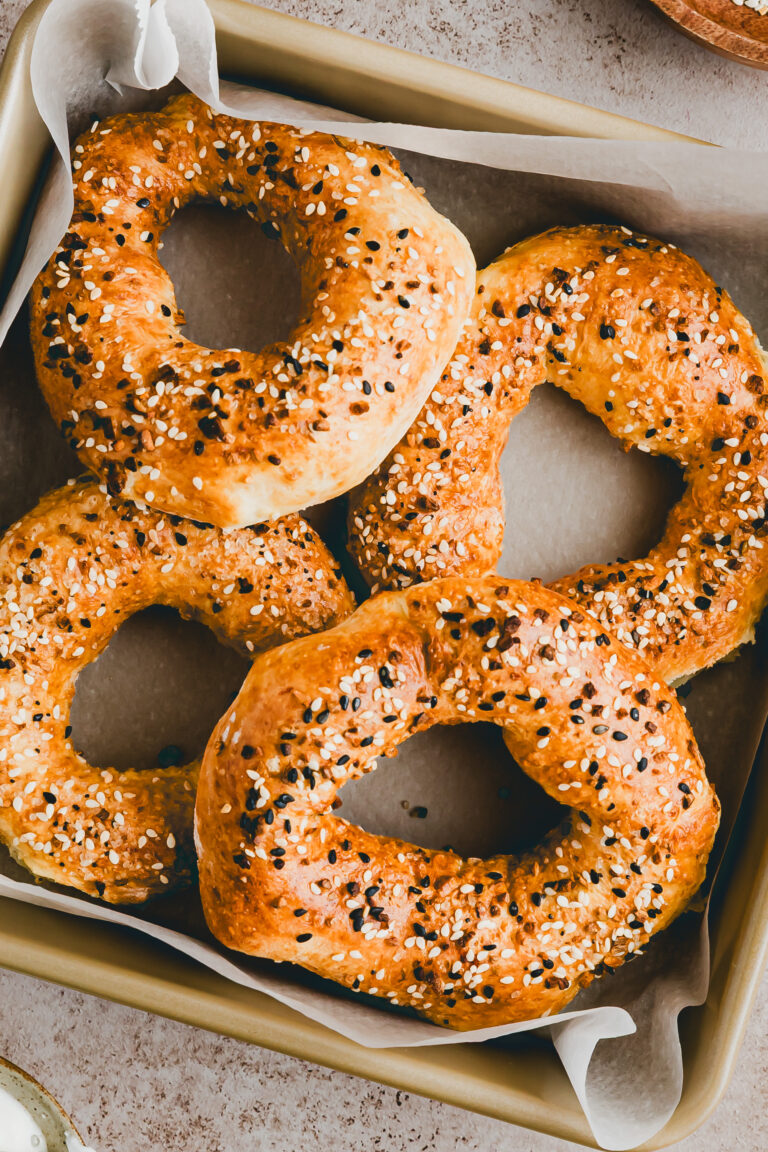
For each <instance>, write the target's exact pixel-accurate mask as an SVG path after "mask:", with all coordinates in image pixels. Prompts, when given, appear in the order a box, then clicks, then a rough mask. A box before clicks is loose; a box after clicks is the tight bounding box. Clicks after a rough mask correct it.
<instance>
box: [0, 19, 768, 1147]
mask: <svg viewBox="0 0 768 1152" xmlns="http://www.w3.org/2000/svg"><path fill="white" fill-rule="evenodd" d="M208 2H209V6H210V9H211V11H212V14H213V18H214V21H215V24H216V30H217V43H218V52H219V62H220V66H221V70H222V72H223V73H224V74H225V75H227V76H230V77H233V78H237V79H239V80H243V81H245V82H250V83H255V84H258V85H260V86H264V87H271V88H274V89H277V90H280V91H284V92H288V93H290V94H291V95H295V96H300V97H304V98H307V99H311V100H316V101H319V102H321V103H323V104H329V105H333V106H335V107H340V108H344V109H346V110H348V111H350V112H353V113H356V114H358V115H361V116H368V117H371V118H374V119H384V120H394V121H398V120H399V121H406V122H407V121H412V122H418V123H420V124H427V125H432V126H436V127H452V128H464V129H479V130H495V131H505V132H521V133H541V134H557V135H569V136H583V137H592V138H619V139H634V140H667V141H670V140H672V141H674V140H676V139H677V140H681V139H685V138H684V137H680V136H676V135H675V134H674V133H670V132H665V131H663V130H661V129H658V128H653V127H651V126H648V125H644V124H641V123H637V122H635V121H631V120H627V119H624V118H622V117H618V116H614V115H612V114H610V113H607V112H601V111H598V110H596V109H592V108H588V107H584V106H583V105H580V104H575V103H573V102H570V101H565V100H561V99H558V98H556V97H553V96H547V95H545V94H542V93H539V92H534V91H531V90H530V89H525V88H521V87H519V86H517V85H514V84H510V83H507V82H506V81H502V80H496V79H492V78H490V77H487V76H482V75H479V74H478V73H475V72H471V71H468V70H464V69H461V68H457V67H453V66H451V65H447V64H441V63H439V62H437V61H434V60H429V59H424V58H422V57H420V56H415V55H412V54H410V53H406V52H402V51H399V50H397V49H394V48H389V47H387V46H385V45H381V44H376V43H373V42H369V41H365V40H361V39H359V38H357V37H354V36H350V35H348V34H346V33H341V32H336V31H334V30H332V29H328V28H324V27H318V26H316V25H313V24H309V23H306V22H304V21H301V20H297V19H294V18H293V17H289V16H284V15H281V14H278V13H275V12H271V11H268V10H265V9H262V8H257V7H254V6H252V5H250V4H247V3H244V2H242V0H208ZM48 3H50V0H33V3H32V4H31V5H30V7H29V8H28V9H27V11H26V12H25V14H24V15H23V17H22V19H21V21H20V22H19V24H18V26H17V28H16V31H15V32H14V34H13V36H12V38H11V41H10V44H9V46H8V51H7V53H6V57H5V60H4V62H3V66H2V70H1V71H0V167H1V168H2V171H3V172H4V182H3V194H2V199H0V268H2V269H3V272H4V278H3V283H4V284H5V285H6V286H7V284H8V283H9V281H10V276H11V275H12V273H13V271H14V270H15V266H16V263H17V261H18V258H19V255H20V253H21V251H22V249H23V244H24V242H25V239H26V234H27V230H28V225H29V220H30V216H31V206H32V205H33V203H34V198H35V192H36V190H37V189H38V188H39V184H40V179H41V172H42V170H43V168H44V164H45V159H46V155H47V153H48V149H49V146H50V141H49V138H48V135H47V131H46V129H45V127H44V125H43V123H42V121H41V120H40V118H39V116H38V113H37V110H36V107H35V104H34V100H33V97H32V91H31V85H30V81H29V63H30V55H31V49H32V42H33V38H34V35H35V30H36V28H37V24H38V22H39V20H40V17H41V15H42V13H43V12H44V11H45V9H46V7H47V5H48ZM759 760H760V763H759V764H758V766H757V767H758V769H762V770H756V771H755V772H753V774H752V779H751V782H750V784H749V787H748V792H747V795H746V798H745V801H744V803H743V804H742V808H741V814H740V816H739V820H738V823H737V825H736V828H735V831H734V834H733V835H732V837H731V842H730V846H729V849H728V852H727V854H726V857H725V860H724V863H723V866H722V868H721V871H720V875H719V878H718V882H717V885H716V889H715V893H714V897H713V906H712V912H711V933H712V980H711V985H710V988H709V993H708V996H707V1000H706V1003H705V1004H704V1005H703V1006H702V1007H701V1008H697V1009H691V1010H688V1011H686V1012H684V1013H683V1015H682V1017H681V1019H680V1026H681V1040H682V1046H683V1054H684V1064H685V1080H684V1087H683V1095H682V1099H681V1102H680V1105H679V1107H678V1109H677V1111H676V1112H675V1114H674V1116H673V1117H672V1118H671V1120H670V1121H669V1123H668V1124H667V1125H666V1127H665V1128H664V1129H663V1131H662V1132H660V1133H659V1134H658V1135H657V1136H656V1137H654V1139H653V1140H651V1141H649V1142H648V1143H646V1144H644V1145H643V1146H642V1147H643V1148H644V1149H651V1148H661V1147H665V1146H667V1145H669V1144H671V1143H673V1142H675V1141H677V1140H680V1139H682V1138H683V1137H685V1136H686V1135H688V1134H689V1133H691V1132H692V1131H693V1130H694V1129H695V1128H697V1127H698V1126H699V1125H700V1124H701V1123H702V1122H703V1120H704V1119H705V1118H706V1116H707V1115H708V1113H709V1112H710V1111H711V1110H712V1109H713V1108H714V1106H715V1105H716V1103H717V1101H718V1100H719V1098H720V1096H721V1094H722V1093H723V1091H724V1089H725V1087H726V1084H727V1082H728V1078H729V1076H730V1074H731V1072H732V1070H733V1066H734V1062H735V1059H736V1054H737V1051H738V1047H739V1044H740V1041H741V1038H742V1035H743V1032H744V1028H745V1025H746V1021H747V1018H748V1016H749V1012H750V1008H751V1005H752V1003H753V1000H754V997H755V995H756V993H757V989H758V986H759V982H760V977H761V972H762V968H763V962H764V960H765V958H766V953H767V952H768V844H767V843H766V838H765V836H764V829H765V828H766V827H768V763H766V761H768V755H766V750H765V749H763V751H762V753H761V755H760V757H759ZM0 965H3V966H5V967H7V968H11V969H15V970H17V971H19V972H26V973H29V974H31V975H34V976H37V977H40V978H42V979H45V980H51V981H56V982H58V983H61V984H66V985H69V986H70V987H73V988H78V989H80V990H82V991H84V992H89V993H92V994H94V995H98V996H103V997H107V998H110V999H113V1000H117V1001H120V1002H122V1003H124V1004H129V1005H131V1006H133V1007H136V1008H141V1009H144V1010H146V1011H149V1012H155V1013H158V1014H161V1015H165V1016H170V1017H172V1018H174V1019H177V1020H181V1021H184V1022H185V1023H189V1024H193V1025H197V1026H199V1027H203V1028H208V1029H211V1030H212V1031H216V1032H221V1033H225V1034H227V1035H230V1036H234V1037H237V1038H238V1039H241V1040H248V1041H251V1042H253V1043H257V1044H260V1045H263V1046H265V1047H268V1048H274V1049H277V1050H279V1051H281V1052H286V1053H289V1054H290V1055H293V1056H298V1057H302V1058H304V1059H307V1060H311V1061H314V1062H316V1063H319V1064H325V1065H328V1066H330V1067H333V1068H338V1069H340V1070H341V1071H344V1072H348V1073H352V1074H354V1075H357V1076H364V1077H367V1078H368V1079H371V1080H377V1081H380V1082H382V1083H385V1084H389V1085H392V1086H394V1087H397V1088H401V1089H405V1090H407V1091H410V1092H417V1093H420V1094H422V1095H425V1096H431V1097H434V1098H436V1099H439V1100H444V1101H446V1102H447V1103H450V1104H454V1105H458V1106H460V1107H463V1108H468V1109H472V1110H474V1111H477V1112H482V1113H485V1114H487V1115H489V1116H494V1117H497V1118H499V1119H502V1120H507V1121H511V1122H513V1123H515V1124H519V1125H523V1126H525V1127H529V1128H533V1129H536V1130H539V1131H542V1132H547V1133H549V1134H551V1135H554V1136H558V1137H561V1138H563V1139H568V1140H574V1141H578V1142H580V1143H582V1144H586V1145H589V1146H590V1147H595V1144H594V1141H593V1138H592V1135H591V1132H590V1129H589V1127H588V1125H587V1122H586V1120H585V1118H584V1115H583V1113H582V1111H581V1108H580V1106H579V1104H578V1101H577V1099H576V1096H575V1094H574V1092H573V1090H572V1089H571V1086H570V1084H569V1082H568V1079H567V1077H566V1075H565V1072H564V1071H563V1069H562V1067H561V1065H560V1062H559V1060H558V1058H557V1056H556V1054H555V1052H554V1049H552V1048H550V1047H549V1046H548V1045H537V1044H536V1042H535V1041H534V1042H531V1041H530V1040H529V1041H523V1042H522V1043H520V1042H518V1044H517V1045H514V1044H513V1045H512V1046H509V1047H503V1048H499V1047H492V1048H491V1047H487V1046H485V1045H479V1044H467V1045H458V1046H456V1045H451V1046H448V1045H447V1046H445V1047H429V1048H423V1049H419V1048H415V1049H414V1048H411V1049H385V1050H371V1049H367V1048H362V1047H360V1046H359V1045H357V1044H355V1043H354V1042H352V1041H350V1040H347V1039H345V1038H344V1037H342V1036H339V1035H337V1034H336V1033H334V1032H332V1031H330V1030H329V1029H327V1028H325V1027H323V1026H322V1025H320V1024H317V1023H315V1022H313V1021H311V1020H308V1019H306V1018H305V1017H304V1016H301V1015H300V1014H298V1013H296V1012H294V1011H292V1010H290V1009H288V1008H285V1007H283V1006H282V1005H280V1004H278V1003H277V1002H276V1001H274V1000H272V999H271V998H269V997H266V996H262V995H259V994H257V993H254V992H251V991H248V990H246V989H244V988H241V987H239V986H238V985H236V984H233V983H230V982H228V981H226V980H224V979H223V978H222V977H219V976H217V975H216V974H215V973H213V972H211V971H209V970H207V969H205V968H203V967H201V966H198V965H197V964H195V963H194V962H192V961H190V960H188V959H187V958H185V957H183V956H181V955H179V954H177V953H175V952H172V951H171V950H169V949H166V948H164V947H163V946H162V945H159V944H156V943H155V942H152V941H150V940H148V939H147V938H146V937H143V936H140V935H139V934H138V933H132V932H130V931H128V930H122V929H120V928H118V927H113V926H110V925H107V924H104V923H98V922H96V921H90V920H88V921H84V920H81V919H74V918H72V917H68V916H66V915H63V914H60V913H57V912H54V911H50V910H47V909H40V908H35V907H32V906H31V905H27V904H19V903H16V902H15V901H11V900H5V899H0Z"/></svg>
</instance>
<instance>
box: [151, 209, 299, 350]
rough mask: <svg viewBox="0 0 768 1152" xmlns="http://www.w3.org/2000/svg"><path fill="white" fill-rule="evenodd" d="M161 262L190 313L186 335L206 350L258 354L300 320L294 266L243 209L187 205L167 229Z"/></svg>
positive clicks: (297, 284)
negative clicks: (219, 349) (242, 351)
mask: <svg viewBox="0 0 768 1152" xmlns="http://www.w3.org/2000/svg"><path fill="white" fill-rule="evenodd" d="M160 262H161V263H162V265H163V267H164V268H165V270H166V271H167V272H168V274H169V276H170V277H171V280H172V281H173V286H174V289H175V291H176V301H177V303H178V305H179V307H180V308H181V310H182V311H183V313H184V316H185V323H184V325H183V331H184V335H185V336H186V337H187V339H189V340H194V341H195V342H196V343H198V344H201V345H203V347H205V348H226V349H230V348H237V349H247V350H249V351H251V352H258V351H259V349H261V348H264V347H265V346H266V345H268V344H273V343H275V342H276V341H279V340H284V339H285V338H286V337H287V336H288V335H290V332H291V329H292V328H293V327H294V326H295V324H296V320H297V318H298V316H299V310H300V307H301V283H300V280H299V273H298V271H297V269H296V266H295V264H294V263H293V261H292V260H291V258H290V256H289V255H288V253H287V252H286V251H285V249H284V248H283V246H282V244H281V243H280V241H279V240H273V239H269V238H267V236H265V235H264V233H263V232H262V230H261V228H260V226H259V225H258V224H257V223H256V221H255V220H253V219H251V217H250V216H248V215H247V213H245V212H242V211H240V212H234V211H228V210H227V209H226V208H222V207H221V206H220V205H215V204H191V205H189V206H188V207H186V208H182V209H181V211H179V212H178V213H177V214H176V216H175V217H174V219H173V220H172V221H171V224H170V225H169V227H168V228H166V230H165V232H164V233H163V242H162V247H161V249H160ZM233 270H236V275H235V274H233Z"/></svg>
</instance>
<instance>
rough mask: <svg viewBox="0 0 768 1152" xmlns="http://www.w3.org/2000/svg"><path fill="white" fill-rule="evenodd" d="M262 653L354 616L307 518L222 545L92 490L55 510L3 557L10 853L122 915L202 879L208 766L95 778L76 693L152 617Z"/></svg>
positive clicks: (208, 533)
mask: <svg viewBox="0 0 768 1152" xmlns="http://www.w3.org/2000/svg"><path fill="white" fill-rule="evenodd" d="M158 603H161V604H167V605H170V606H172V607H174V608H176V609H178V611H179V612H180V613H181V615H182V616H186V617H194V618H195V619H197V620H200V621H201V622H202V623H204V624H207V625H208V627H209V628H210V629H211V630H212V631H213V632H214V633H215V634H216V636H217V637H218V638H219V639H220V640H222V641H223V642H224V643H226V644H229V645H231V646H233V647H236V648H238V649H239V650H240V651H242V652H243V653H245V654H247V653H253V652H256V651H259V650H260V649H262V648H264V647H266V646H268V645H270V644H279V643H281V642H282V641H284V640H285V639H287V638H290V637H293V636H296V635H298V634H303V633H306V632H309V631H311V630H313V629H318V628H323V627H325V626H326V625H329V624H333V623H335V622H337V621H338V620H340V619H341V618H342V617H343V616H345V615H346V614H347V613H348V612H350V611H351V610H352V607H353V602H352V600H351V597H350V594H349V592H348V590H347V588H346V585H345V583H344V580H343V578H342V577H341V575H340V574H339V572H338V571H337V570H336V567H335V564H334V561H333V559H332V557H331V556H330V554H329V553H328V551H327V550H326V548H325V547H324V545H323V544H322V543H321V542H320V540H319V539H318V538H317V536H316V535H315V533H314V532H313V531H312V529H311V528H310V527H309V525H307V524H306V523H305V522H304V521H303V520H301V519H300V518H299V517H298V516H292V517H287V518H285V519H283V520H280V521H278V522H277V523H275V524H271V525H259V526H258V527H256V528H253V529H247V530H240V531H235V532H230V533H222V532H219V531H218V530H216V529H213V528H210V527H209V526H206V525H201V524H194V523H191V522H184V521H180V520H178V519H177V518H175V517H168V516H165V517H163V516H161V515H158V514H157V513H156V512H153V511H151V510H147V509H142V508H137V507H136V506H135V505H132V504H129V503H125V502H123V501H120V500H115V499H113V498H111V497H109V496H108V495H106V494H105V493H104V491H103V489H102V488H101V487H100V486H99V485H98V484H97V483H96V482H95V481H94V480H91V479H87V480H81V481H79V482H74V481H72V482H71V483H70V484H69V485H67V486H66V487H63V488H60V489H58V490H56V491H54V492H51V493H49V494H48V495H47V496H45V497H44V498H43V499H42V500H41V502H40V503H39V504H38V506H37V507H36V508H35V509H33V511H31V512H30V513H28V515H26V516H24V517H23V518H22V519H21V520H20V521H19V522H18V523H17V524H14V525H13V527H12V528H10V529H9V531H8V533H7V534H6V536H5V537H4V539H3V540H2V542H1V543H0V840H2V842H4V843H5V844H6V845H7V846H8V848H9V849H10V852H11V854H12V855H13V856H14V858H15V859H16V860H17V861H18V862H19V863H20V864H22V865H24V867H26V868H28V869H29V870H30V871H31V872H33V873H34V875H35V876H36V877H39V878H40V879H45V880H52V881H56V882H57V883H59V884H66V885H70V886H71V887H74V888H78V889H80V891H82V892H86V893H88V894H89V895H91V896H100V897H102V898H103V899H104V900H108V901H111V902H113V903H134V902H137V901H140V900H145V899H147V898H148V897H149V896H153V895H156V894H157V893H160V892H167V891H169V890H170V889H171V887H172V886H175V885H178V884H180V883H182V882H184V881H186V880H188V879H189V876H190V870H191V868H192V865H193V862H194V848H193V846H192V842H191V839H192V836H191V834H192V810H193V805H194V794H195V780H196V774H197V770H198V767H199V766H198V765H197V764H188V765H185V766H184V767H169V768H159V769H158V770H157V771H146V772H142V771H128V772H118V771H115V770H111V769H101V768H96V767H94V766H92V765H91V764H89V763H88V762H87V761H86V760H85V759H84V758H83V757H82V756H81V755H79V753H78V752H77V751H76V750H75V749H74V748H73V746H72V743H71V741H70V726H69V712H70V706H71V704H72V700H73V698H74V692H75V681H76V679H77V676H78V674H79V672H81V671H82V669H83V668H84V667H85V665H86V664H88V663H90V661H92V660H94V659H95V658H96V657H97V656H98V655H99V653H100V652H102V651H103V650H104V649H105V648H106V646H107V644H108V642H109V640H110V638H111V637H112V636H113V634H114V633H115V632H116V631H117V629H118V628H119V626H120V625H121V624H122V623H123V622H124V621H125V620H126V619H127V618H128V617H129V616H131V615H132V614H133V613H134V612H138V611H140V610H141V609H142V608H146V607H148V606H149V605H151V604H158Z"/></svg>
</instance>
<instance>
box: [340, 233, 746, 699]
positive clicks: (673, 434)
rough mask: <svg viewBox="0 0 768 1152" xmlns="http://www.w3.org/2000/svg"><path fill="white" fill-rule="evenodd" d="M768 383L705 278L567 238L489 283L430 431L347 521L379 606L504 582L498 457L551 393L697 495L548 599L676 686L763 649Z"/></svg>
mask: <svg viewBox="0 0 768 1152" xmlns="http://www.w3.org/2000/svg"><path fill="white" fill-rule="evenodd" d="M766 378H768V369H767V368H766V362H765V359H764V356H763V353H762V350H761V348H760V345H759V343H758V341H757V339H756V337H755V335H754V333H753V331H752V329H751V327H750V325H749V323H748V321H747V320H746V319H745V318H744V317H743V316H742V315H741V313H740V312H738V310H737V309H736V307H735V306H734V304H733V302H732V301H731V299H730V298H729V296H728V295H727V293H725V292H724V291H723V290H722V289H721V288H719V287H717V285H715V283H714V282H713V281H712V280H711V279H710V277H709V276H708V275H707V274H706V273H705V272H704V270H703V269H702V268H701V266H700V265H699V264H698V263H697V262H696V261H695V260H693V259H691V257H689V256H686V255H684V254H683V253H682V252H680V251H679V250H678V249H676V248H675V247H674V246H673V245H671V244H664V243H662V242H661V241H659V240H653V239H650V238H649V237H646V236H641V235H638V234H636V233H632V232H630V231H629V229H627V228H618V227H612V226H604V225H590V226H587V227H576V228H554V229H552V230H551V231H549V232H544V233H543V234H541V235H539V236H534V237H533V238H532V239H529V240H525V241H523V243H521V244H517V245H516V246H515V247H514V248H510V249H508V251H507V252H506V253H505V254H504V255H503V256H502V257H501V258H500V259H499V260H497V261H496V262H495V263H494V264H491V265H490V267H489V268H486V269H485V271H483V272H481V273H479V275H478V279H477V292H476V296H475V306H474V312H473V315H472V319H471V321H470V323H469V324H468V326H467V328H466V329H465V332H464V335H463V336H462V339H461V341H460V343H459V346H458V348H457V350H456V353H455V355H454V357H453V360H452V361H451V363H450V365H449V366H448V368H447V369H446V371H445V373H444V374H443V378H442V380H441V381H440V383H439V385H438V386H437V387H436V388H435V389H434V391H433V392H432V394H431V396H430V398H429V400H428V401H427V403H426V405H425V406H424V408H423V409H422V410H421V412H420V414H419V416H418V418H417V420H416V421H415V423H414V424H413V425H412V427H411V428H410V429H409V431H408V432H407V433H406V435H405V437H404V438H403V440H402V441H401V442H400V444H398V446H397V447H396V448H395V449H394V450H393V452H392V453H391V454H390V455H389V457H388V458H387V459H386V460H385V461H384V463H383V464H382V465H381V467H380V468H379V469H378V470H377V471H376V472H375V473H374V474H373V476H372V477H371V478H370V479H369V480H368V481H367V482H366V483H365V484H364V485H363V487H362V488H361V489H360V490H359V491H358V493H356V494H355V496H354V498H353V500H352V502H351V507H350V517H349V537H350V548H351V550H352V552H353V554H354V555H355V558H356V560H357V563H358V564H359V566H360V568H361V569H362V571H363V573H364V575H365V577H366V579H367V580H368V582H369V583H370V584H371V585H372V586H373V588H374V589H379V588H387V587H406V586H407V585H409V584H411V583H413V582H414V581H418V580H430V579H433V578H435V577H439V576H443V575H451V574H458V573H464V574H466V575H474V574H479V573H482V572H487V571H489V570H492V569H493V568H495V567H496V564H497V562H498V559H499V556H500V555H501V549H502V536H503V532H504V512H503V494H502V490H501V485H500V482H499V471H498V466H499V458H500V456H501V453H502V451H503V448H504V445H505V443H506V439H507V432H508V428H509V424H510V421H511V420H512V419H513V417H514V416H515V415H516V414H517V413H518V412H519V411H520V410H521V409H522V408H523V407H524V406H525V404H526V403H527V401H528V398H529V396H530V393H531V389H532V388H533V387H534V386H535V385H536V384H539V383H541V382H542V381H544V380H550V381H552V382H553V383H554V384H556V385H557V386H558V387H560V388H564V389H565V390H566V391H567V392H568V393H570V395H571V396H573V397H574V398H575V399H577V400H580V401H581V402H582V403H583V404H584V406H585V407H586V408H587V409H588V410H589V411H590V412H592V413H594V415H596V416H599V417H600V419H601V420H602V422H603V423H604V424H605V426H606V427H607V428H608V430H609V431H610V432H611V433H612V434H613V435H614V436H616V437H617V438H618V439H619V440H620V441H621V442H622V444H623V445H624V446H625V447H626V448H627V449H629V448H630V447H636V448H638V449H639V450H640V451H642V452H653V453H658V454H662V455H666V456H670V457H671V458H672V459H673V460H676V461H677V463H678V464H680V465H682V467H683V468H684V469H685V477H686V480H687V489H686V491H685V493H684V494H683V497H682V499H681V500H680V502H679V503H678V504H677V505H676V506H675V507H674V508H673V509H672V511H671V512H670V514H669V517H668V520H667V525H666V529H665V532H664V536H663V539H662V540H661V542H660V544H659V545H658V546H657V547H656V548H654V549H653V551H652V552H651V553H650V554H649V555H648V556H646V557H644V558H642V559H639V560H636V561H633V562H631V563H625V562H623V561H620V562H618V563H616V564H607V565H596V566H590V567H586V568H582V569H581V570H580V571H578V572H576V573H575V574H573V575H570V576H565V577H563V578H562V579H560V580H557V581H556V582H555V583H554V585H553V587H555V588H557V589H558V590H559V591H561V592H564V593H565V594H567V595H569V596H572V597H573V598H575V599H576V600H577V601H579V603H580V604H581V605H582V606H584V607H585V608H587V609H588V610H589V612H590V613H592V614H593V615H594V616H596V617H597V619H598V620H600V621H601V622H602V624H603V625H604V626H605V627H606V628H609V629H610V630H612V631H613V632H615V634H616V635H617V636H618V638H619V639H620V640H622V641H623V642H624V643H625V644H627V645H628V646H630V647H632V648H636V649H637V650H638V651H640V652H642V653H643V655H644V656H645V657H646V659H647V660H649V662H650V663H651V665H652V666H653V668H654V669H655V670H656V671H657V672H658V674H659V675H660V676H663V677H664V679H666V680H668V681H673V680H677V679H681V678H683V677H687V676H690V675H692V674H693V673H694V672H697V671H699V670H700V669H701V668H704V667H706V666H707V665H710V664H714V663H716V662H717V661H718V660H720V659H721V658H722V657H723V656H725V655H726V654H727V653H728V652H730V651H731V650H732V649H733V648H735V647H737V646H738V645H739V644H742V643H744V642H745V641H748V640H750V639H752V636H753V630H754V625H755V623H756V621H757V619H758V617H759V615H760V612H761V610H762V608H763V605H764V604H765V601H766V597H767V596H768V548H765V547H764V544H765V538H766V491H765V490H766V487H768V467H767V464H766V462H767V461H768V449H767V448H766V445H768V431H767V428H766V419H765V412H766V405H768V390H767V389H766Z"/></svg>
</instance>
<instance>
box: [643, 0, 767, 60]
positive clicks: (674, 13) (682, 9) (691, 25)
mask: <svg viewBox="0 0 768 1152" xmlns="http://www.w3.org/2000/svg"><path fill="white" fill-rule="evenodd" d="M651 3H652V4H655V6H656V7H657V8H658V9H659V11H660V12H662V14H663V15H664V16H666V17H667V19H668V20H670V21H671V22H672V23H673V24H675V25H676V26H677V27H678V28H679V29H680V30H681V31H682V32H684V33H685V35H686V36H689V37H690V38H691V40H695V41H696V42H697V43H698V44H703V45H705V47H707V48H711V49H712V50H713V51H714V52H719V53H720V55H721V56H727V57H728V58H729V59H730V60H738V61H740V63H742V64H749V65H751V67H753V68H766V69H768V0H759V3H760V6H761V7H762V8H765V14H761V13H760V12H759V11H756V10H755V9H754V8H748V7H747V6H746V4H744V5H740V4H735V3H734V0H651Z"/></svg>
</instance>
